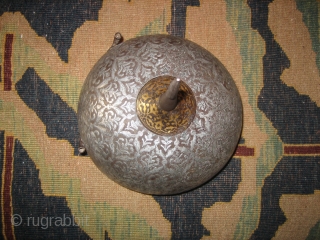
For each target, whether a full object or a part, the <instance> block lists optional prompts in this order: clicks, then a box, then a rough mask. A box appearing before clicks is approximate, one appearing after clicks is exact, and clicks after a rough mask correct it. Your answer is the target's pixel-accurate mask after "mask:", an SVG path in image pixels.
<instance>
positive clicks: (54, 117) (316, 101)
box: [0, 0, 320, 239]
mask: <svg viewBox="0 0 320 240" xmlns="http://www.w3.org/2000/svg"><path fill="white" fill-rule="evenodd" d="M319 11H320V4H319V2H318V1H316V0H308V1H304V0H274V1H272V0H269V1H267V0H264V1H260V0H248V1H242V0H215V1H211V0H159V1H157V0H148V1H142V0H106V1H102V0H72V1H62V0H42V1H20V0H2V1H1V3H0V173H1V178H0V181H1V193H0V194H1V198H0V206H1V207H0V211H1V214H0V215H1V221H0V229H1V233H2V238H3V239H271V238H272V239H320V108H319V106H320V94H319V93H320V75H319V69H320V42H319V41H320V37H319V36H320V35H319V23H320V12H319ZM116 32H121V34H122V35H123V36H124V39H125V40H127V39H130V38H133V37H136V36H141V35H147V34H155V33H164V34H171V35H174V36H179V37H184V38H187V39H189V40H191V41H194V42H196V43H198V44H199V45H201V46H203V47H204V48H206V49H207V50H209V51H210V52H211V53H213V54H214V55H215V56H216V57H217V58H218V59H219V60H220V61H221V62H222V63H223V64H224V65H225V66H226V68H227V69H228V71H229V72H230V73H231V75H232V77H233V79H234V80H235V82H236V84H237V87H238V89H239V92H240V95H241V98H242V102H243V107H244V122H243V124H244V125H243V131H242V136H241V141H240V142H239V145H238V147H237V150H236V152H235V154H234V156H233V158H232V159H231V160H230V162H229V163H228V165H227V166H226V167H225V168H224V169H223V170H222V171H221V172H220V173H219V174H218V175H217V176H216V177H215V178H213V179H212V180H211V181H209V182H207V183H206V184H204V185H203V186H201V187H199V188H197V189H194V190H192V191H190V192H187V193H184V194H179V195H175V196H150V195H144V194H140V193H137V192H133V191H130V190H128V189H125V188H123V187H121V186H119V185H118V184H116V183H114V182H112V181H111V180H109V179H108V178H107V177H106V176H105V175H103V174H102V173H101V172H100V171H99V170H98V169H97V168H96V166H95V165H94V164H93V163H92V161H91V160H90V158H89V157H88V156H79V153H78V143H79V133H78V125H77V115H76V112H77V104H78V97H79V94H80V90H81V87H82V84H83V82H84V80H85V78H86V76H87V74H88V72H89V71H90V69H91V68H92V67H93V65H94V64H95V62H96V61H97V60H98V59H99V58H100V57H101V56H102V55H103V54H104V53H105V52H106V51H107V49H108V48H109V47H110V46H111V44H112V41H113V36H114V34H115V33H116Z"/></svg>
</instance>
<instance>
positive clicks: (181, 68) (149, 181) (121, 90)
mask: <svg viewBox="0 0 320 240" xmlns="http://www.w3.org/2000/svg"><path fill="white" fill-rule="evenodd" d="M162 75H170V76H174V77H178V78H181V79H184V81H185V82H186V84H187V85H188V86H189V87H190V88H191V89H192V91H193V93H194V96H195V98H196V102H197V109H196V116H195V118H194V120H193V122H192V123H191V125H190V126H189V127H188V128H187V129H186V130H185V131H184V132H182V133H180V134H177V135H174V136H160V135H157V134H155V133H153V132H150V131H149V130H147V129H146V128H145V127H144V126H143V125H142V123H141V122H140V121H139V118H138V116H137V113H136V98H137V95H138V93H139V91H140V89H141V88H142V87H143V86H144V85H145V84H146V83H147V82H148V81H149V80H151V79H153V78H155V77H158V76H162ZM78 119H79V129H80V135H81V138H82V140H83V143H84V145H85V147H86V149H87V151H88V153H89V155H90V157H91V158H92V160H93V161H94V162H95V164H96V165H97V166H98V167H99V169H100V170H101V171H102V172H104V173H105V174H106V175H107V176H108V177H110V178H111V179H113V180H114V181H116V182H118V183H119V184H121V185H123V186H125V187H128V188H130V189H132V190H135V191H140V192H143V193H148V194H173V193H179V192H183V191H187V190H190V189H192V188H194V187H197V186H198V185H200V184H202V183H204V182H206V181H207V180H209V179H210V178H211V177H213V176H214V175H215V174H216V173H217V172H219V171H220V170H221V168H222V167H223V166H224V165H225V164H226V163H227V162H228V160H229V158H230V157H231V155H232V153H233V151H234V148H235V147H236V144H237V142H238V137H239V135H240V131H241V126H242V103H241V99H240V96H239V93H238V90H237V88H236V86H235V84H234V82H233V80H232V78H231V76H230V74H229V73H228V72H227V71H226V69H225V68H224V67H223V66H222V64H221V63H220V62H219V61H218V60H217V59H216V58H215V57H213V56H212V55H211V54H210V53H209V52H208V51H206V50H205V49H203V48H201V47H200V46H198V45H196V44H195V43H192V42H190V41H187V40H184V39H180V38H176V37H173V36H167V35H153V36H143V37H139V38H136V39H131V40H128V41H126V42H124V43H122V44H119V45H117V46H114V47H112V48H111V49H110V50H109V51H108V52H107V53H106V54H105V55H104V56H103V57H102V58H101V59H100V60H99V61H98V62H97V63H96V65H95V66H94V67H93V69H92V70H91V72H90V73H89V75H88V77H87V79H86V81H85V83H84V87H83V89H82V92H81V95H80V101H79V107H78Z"/></svg>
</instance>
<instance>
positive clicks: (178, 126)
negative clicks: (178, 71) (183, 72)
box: [136, 76, 196, 136]
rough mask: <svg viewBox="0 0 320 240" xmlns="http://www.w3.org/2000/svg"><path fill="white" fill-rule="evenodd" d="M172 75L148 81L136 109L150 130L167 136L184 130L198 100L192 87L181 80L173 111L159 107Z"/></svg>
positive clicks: (140, 94) (173, 78)
mask: <svg viewBox="0 0 320 240" xmlns="http://www.w3.org/2000/svg"><path fill="white" fill-rule="evenodd" d="M173 80H176V78H175V77H172V76H160V77H156V78H154V79H152V80H150V81H149V82H147V83H146V84H145V85H144V86H143V87H142V88H141V90H140V92H139V94H138V97H137V104H136V111H137V114H138V117H139V119H140V121H141V122H142V124H143V125H144V126H145V127H146V128H147V129H148V130H150V131H152V132H154V133H156V134H159V135H165V136H172V135H175V134H178V133H181V132H183V131H184V130H185V129H187V128H188V127H189V125H190V124H191V122H192V120H193V118H194V116H195V114H196V100H195V97H194V95H193V92H192V90H191V88H190V87H189V86H188V85H187V84H186V83H184V82H183V81H181V85H180V89H179V92H178V105H177V106H176V108H175V109H173V110H172V111H165V110H162V109H161V108H160V107H159V98H160V96H161V95H162V94H164V93H165V92H166V90H167V89H168V87H169V85H170V83H171V81H173Z"/></svg>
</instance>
